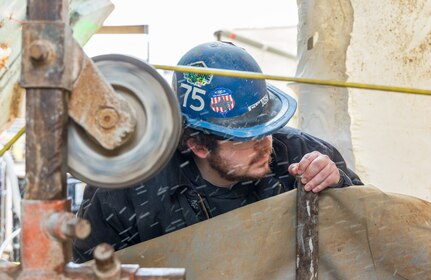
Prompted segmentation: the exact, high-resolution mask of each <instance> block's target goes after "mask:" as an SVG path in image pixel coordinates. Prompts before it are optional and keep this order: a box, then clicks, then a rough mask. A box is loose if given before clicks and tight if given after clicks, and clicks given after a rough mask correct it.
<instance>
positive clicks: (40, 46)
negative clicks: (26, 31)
mask: <svg viewBox="0 0 431 280" xmlns="http://www.w3.org/2000/svg"><path fill="white" fill-rule="evenodd" d="M50 52H51V47H50V45H49V43H48V42H45V41H42V40H38V41H35V42H33V43H32V44H31V45H30V47H29V55H30V58H31V59H32V60H33V61H34V62H37V63H42V62H45V61H46V60H48V57H49V54H50Z"/></svg>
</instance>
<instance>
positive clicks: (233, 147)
mask: <svg viewBox="0 0 431 280" xmlns="http://www.w3.org/2000/svg"><path fill="white" fill-rule="evenodd" d="M217 142H218V146H217V148H216V149H215V150H214V151H212V152H211V153H210V154H209V155H208V162H209V165H210V166H211V167H212V168H213V169H214V170H216V171H217V172H218V173H219V175H220V176H221V177H223V178H225V179H227V180H229V181H232V182H239V181H255V180H258V179H261V178H263V177H264V176H265V175H266V174H268V173H269V171H270V168H269V164H270V162H271V152H272V136H266V137H264V138H262V139H259V140H251V141H245V142H241V141H227V140H224V141H223V140H221V141H220V140H218V141H217Z"/></svg>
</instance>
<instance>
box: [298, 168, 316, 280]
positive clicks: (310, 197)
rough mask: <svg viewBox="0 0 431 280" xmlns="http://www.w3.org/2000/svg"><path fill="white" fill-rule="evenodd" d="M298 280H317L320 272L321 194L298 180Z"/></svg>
mask: <svg viewBox="0 0 431 280" xmlns="http://www.w3.org/2000/svg"><path fill="white" fill-rule="evenodd" d="M296 184H297V188H296V190H297V192H296V194H297V195H296V279H297V280H305V279H306V280H317V279H318V272H319V194H318V193H313V192H311V191H309V192H307V191H305V189H304V185H303V184H302V183H301V176H298V177H297V178H296Z"/></svg>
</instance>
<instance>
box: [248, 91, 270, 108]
mask: <svg viewBox="0 0 431 280" xmlns="http://www.w3.org/2000/svg"><path fill="white" fill-rule="evenodd" d="M268 101H269V97H268V94H265V96H264V97H262V98H261V99H260V100H259V101H257V102H256V103H254V104H252V105H250V106H248V111H251V110H253V109H254V108H256V107H257V106H259V104H262V107H264V106H265V105H266V104H267V103H268Z"/></svg>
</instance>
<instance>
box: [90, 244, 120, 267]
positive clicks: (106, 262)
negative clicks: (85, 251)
mask: <svg viewBox="0 0 431 280" xmlns="http://www.w3.org/2000/svg"><path fill="white" fill-rule="evenodd" d="M93 256H94V261H95V264H96V267H97V269H98V270H99V271H101V272H106V271H109V270H111V269H113V268H114V267H115V265H116V263H115V257H114V248H112V246H111V245H109V244H107V243H102V244H99V245H97V246H96V248H95V249H94V252H93Z"/></svg>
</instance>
